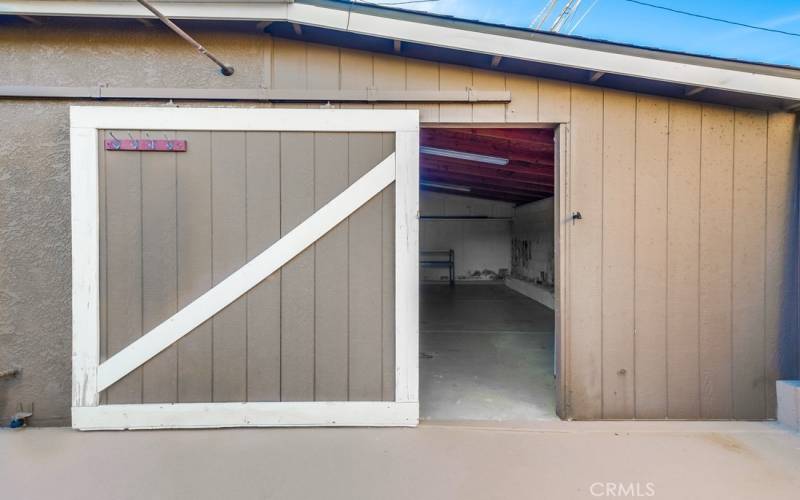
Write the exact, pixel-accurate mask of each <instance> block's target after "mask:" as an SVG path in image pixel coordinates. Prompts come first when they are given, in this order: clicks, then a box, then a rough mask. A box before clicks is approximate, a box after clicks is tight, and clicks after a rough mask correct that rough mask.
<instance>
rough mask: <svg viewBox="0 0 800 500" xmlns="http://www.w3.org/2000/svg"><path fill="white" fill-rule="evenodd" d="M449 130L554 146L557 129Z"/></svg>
mask: <svg viewBox="0 0 800 500" xmlns="http://www.w3.org/2000/svg"><path fill="white" fill-rule="evenodd" d="M434 130H435V129H434ZM447 130H449V131H451V132H455V133H459V134H464V135H471V136H479V137H489V138H492V139H500V140H513V141H515V142H523V143H531V144H533V145H537V146H546V147H549V148H553V144H554V142H553V141H554V140H555V131H554V130H553V129H551V128H451V129H447Z"/></svg>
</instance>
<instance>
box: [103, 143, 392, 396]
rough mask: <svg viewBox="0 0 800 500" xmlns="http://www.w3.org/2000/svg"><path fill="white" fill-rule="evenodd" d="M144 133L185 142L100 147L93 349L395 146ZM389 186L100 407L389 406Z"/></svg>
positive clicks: (231, 263) (124, 337) (137, 325)
mask: <svg viewBox="0 0 800 500" xmlns="http://www.w3.org/2000/svg"><path fill="white" fill-rule="evenodd" d="M113 133H114V135H115V136H117V137H119V136H120V135H122V136H123V137H127V136H128V134H129V133H130V134H131V136H132V137H138V136H139V135H140V134H141V133H140V132H139V131H130V132H128V131H114V132H113ZM106 134H111V132H106ZM147 134H149V135H150V136H155V135H154V134H156V135H157V136H158V137H162V136H164V135H166V136H167V137H177V138H181V139H187V140H188V141H189V148H188V151H187V152H186V153H137V152H121V151H114V152H106V151H103V150H101V151H100V152H99V154H100V156H101V162H100V165H101V168H102V172H101V173H102V175H101V179H102V180H101V187H102V189H103V191H102V192H101V198H100V199H101V200H102V206H101V208H102V210H101V213H102V216H101V220H102V224H103V227H102V235H103V240H102V241H101V247H100V248H101V255H103V263H104V264H105V265H104V267H103V269H102V270H101V281H102V282H103V283H104V286H103V290H102V295H101V304H102V310H103V311H106V312H104V313H103V319H102V320H101V325H102V326H101V338H102V339H103V348H104V352H105V356H104V357H108V356H111V355H113V354H115V353H116V352H118V351H119V350H121V349H122V348H123V347H125V346H126V345H128V344H130V343H131V342H132V341H133V340H135V339H136V338H138V337H139V336H141V335H142V334H143V333H145V332H147V331H149V330H150V329H152V328H153V327H155V326H156V325H157V324H159V323H161V322H162V321H164V320H166V319H167V318H169V316H171V315H172V314H174V313H175V312H176V311H177V310H178V309H179V308H181V307H183V306H185V305H187V304H188V303H189V302H191V301H192V300H193V299H194V298H196V297H197V296H199V295H200V294H202V293H203V292H205V291H206V290H208V289H209V288H210V287H211V286H212V285H213V284H217V283H219V282H220V281H221V280H223V279H225V277H227V276H228V275H230V273H232V272H233V271H235V270H236V269H238V268H239V267H241V266H242V265H243V264H244V263H245V262H247V261H248V260H249V259H251V258H253V257H254V256H255V255H257V254H258V253H260V252H262V251H263V250H265V249H266V248H268V247H269V246H270V245H271V244H272V243H274V242H275V241H277V239H278V238H279V237H280V236H282V235H285V234H286V233H288V232H289V231H291V230H292V229H293V228H294V227H296V226H297V225H298V224H299V223H301V222H302V221H303V220H305V219H306V218H307V217H308V216H310V215H311V214H312V213H314V211H316V210H317V209H319V208H320V207H322V206H323V205H325V204H326V203H327V202H328V201H330V200H331V199H333V198H334V197H335V196H337V195H338V194H339V193H341V192H342V191H343V190H344V189H345V188H347V187H348V186H349V185H350V184H352V183H353V182H354V181H356V180H358V179H359V178H360V177H361V176H362V175H364V174H365V173H366V172H367V171H369V170H370V169H371V168H372V167H374V166H375V165H377V164H378V163H379V162H380V161H381V160H382V159H384V158H385V157H387V156H388V155H389V154H391V153H392V152H393V151H394V134H380V133H352V134H351V133H311V132H281V133H278V132H246V133H245V132H202V131H201V132H174V131H159V132H152V131H150V132H147ZM393 189H394V188H393V186H390V187H389V188H387V189H386V190H384V191H383V192H382V193H380V194H378V195H377V196H376V197H374V198H373V199H372V200H370V201H369V202H367V204H366V205H364V206H362V207H361V208H360V209H359V210H357V211H356V212H354V213H353V214H352V215H351V216H350V217H349V218H347V219H346V220H345V221H343V222H342V223H341V224H339V225H338V226H337V227H336V228H334V229H333V230H332V231H331V232H329V233H328V234H326V235H325V236H324V237H323V238H322V239H320V240H319V241H318V242H317V243H315V244H314V245H312V246H311V247H309V248H308V249H306V250H305V251H304V252H302V253H301V254H300V255H298V256H297V257H296V258H294V259H293V260H292V261H290V262H289V263H288V264H287V265H286V266H284V268H283V269H281V270H280V271H278V272H276V273H274V274H273V275H272V276H270V277H268V278H267V279H265V280H264V281H262V282H261V283H260V284H259V285H257V286H256V287H254V288H253V289H252V290H250V291H249V292H248V293H247V294H245V295H244V296H242V297H241V298H239V299H237V300H236V301H235V302H233V303H232V304H230V305H229V306H228V307H226V308H225V309H223V310H222V311H220V312H219V313H218V314H216V315H215V316H214V317H213V318H211V319H210V320H209V321H207V322H206V323H204V324H203V325H201V326H200V327H198V328H197V329H195V330H194V331H193V332H191V333H190V334H189V335H187V336H186V337H184V338H182V339H181V340H180V341H179V342H178V343H176V345H173V346H171V347H169V348H168V349H166V350H165V351H163V352H161V353H160V354H159V355H157V356H156V357H155V358H153V359H152V360H150V361H148V362H147V363H146V364H145V365H144V366H143V367H142V368H141V369H139V370H136V371H135V372H133V373H131V374H129V375H128V376H126V377H124V378H123V379H122V380H121V381H119V382H118V383H116V384H114V385H112V386H111V387H110V388H109V389H108V390H107V391H106V394H105V395H104V399H105V402H107V403H111V404H113V403H139V402H178V401H180V402H210V401H313V400H319V401H345V400H371V401H375V400H393V399H394V371H395V366H394V191H393ZM112 224H113V225H112Z"/></svg>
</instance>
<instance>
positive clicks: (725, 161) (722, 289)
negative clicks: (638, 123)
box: [699, 106, 734, 418]
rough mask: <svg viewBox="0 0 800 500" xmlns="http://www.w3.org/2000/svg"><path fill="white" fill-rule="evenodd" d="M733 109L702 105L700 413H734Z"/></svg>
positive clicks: (716, 415)
mask: <svg viewBox="0 0 800 500" xmlns="http://www.w3.org/2000/svg"><path fill="white" fill-rule="evenodd" d="M733 124H734V113H733V110H732V109H727V108H720V107H716V106H704V107H703V128H702V133H701V141H702V146H701V160H700V162H701V163H700V259H699V260H700V300H699V304H700V416H701V417H702V418H726V417H732V416H733V402H732V394H731V389H732V384H731V371H732V366H731V361H732V358H731V293H732V290H731V287H732V285H733V283H732V278H731V272H732V269H731V263H732V256H733V251H732V248H731V242H732V240H731V238H732V235H733V221H732V218H733V127H734V125H733Z"/></svg>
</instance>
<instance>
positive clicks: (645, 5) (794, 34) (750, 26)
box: [622, 0, 800, 37]
mask: <svg viewBox="0 0 800 500" xmlns="http://www.w3.org/2000/svg"><path fill="white" fill-rule="evenodd" d="M622 1H623V2H629V3H635V4H637V5H642V6H644V7H652V8H654V9H660V10H666V11H667V12H673V13H675V14H683V15H684V16H691V17H697V18H700V19H706V20H708V21H716V22H718V23H725V24H731V25H733V26H741V27H743V28H750V29H753V30H760V31H768V32H770V33H779V34H781V35H789V36H796V37H800V33H794V32H792V31H784V30H779V29H773V28H764V27H763V26H755V25H752V24H745V23H740V22H738V21H731V20H730V19H722V18H719V17H712V16H704V15H703V14H697V13H694V12H687V11H685V10H679V9H673V8H672V7H665V6H663V5H656V4H652V3H647V2H642V1H641V0H622Z"/></svg>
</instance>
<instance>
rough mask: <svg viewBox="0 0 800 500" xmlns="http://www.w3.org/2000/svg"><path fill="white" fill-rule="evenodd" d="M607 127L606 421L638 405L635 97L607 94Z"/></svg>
mask: <svg viewBox="0 0 800 500" xmlns="http://www.w3.org/2000/svg"><path fill="white" fill-rule="evenodd" d="M603 124H604V127H603V193H609V196H603V271H602V272H603V274H602V277H603V296H602V304H603V318H602V321H603V324H602V328H603V373H602V379H603V418H625V417H629V416H630V415H633V411H634V402H635V401H634V394H633V381H634V373H635V372H634V365H633V362H634V357H633V346H634V342H633V335H634V224H635V217H634V214H635V213H636V212H635V210H634V208H635V207H634V203H635V202H636V192H635V189H636V175H635V174H636V170H635V168H636V147H635V146H636V141H635V137H636V97H635V96H633V95H631V94H624V93H621V92H606V93H605V97H604V99H603ZM610 193H613V196H612V195H610Z"/></svg>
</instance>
